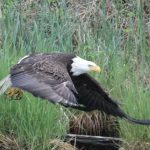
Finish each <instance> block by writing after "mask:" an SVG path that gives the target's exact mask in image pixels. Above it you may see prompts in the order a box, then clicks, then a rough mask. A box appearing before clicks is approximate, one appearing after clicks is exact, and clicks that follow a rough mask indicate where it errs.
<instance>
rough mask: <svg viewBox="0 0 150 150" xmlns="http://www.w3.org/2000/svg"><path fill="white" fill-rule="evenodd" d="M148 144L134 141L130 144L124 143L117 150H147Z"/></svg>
mask: <svg viewBox="0 0 150 150" xmlns="http://www.w3.org/2000/svg"><path fill="white" fill-rule="evenodd" d="M149 149H150V143H149V142H144V141H140V140H139V141H134V142H131V143H127V142H124V143H123V145H122V147H120V149H119V150H149Z"/></svg>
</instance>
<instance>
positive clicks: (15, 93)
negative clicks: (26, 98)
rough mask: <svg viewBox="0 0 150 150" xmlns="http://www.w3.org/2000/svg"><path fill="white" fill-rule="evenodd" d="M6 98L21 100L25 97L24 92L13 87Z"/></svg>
mask: <svg viewBox="0 0 150 150" xmlns="http://www.w3.org/2000/svg"><path fill="white" fill-rule="evenodd" d="M6 96H7V98H9V99H15V100H20V99H21V98H22V97H23V91H22V90H21V89H19V88H13V87H12V88H10V89H9V90H8V91H7V92H6Z"/></svg>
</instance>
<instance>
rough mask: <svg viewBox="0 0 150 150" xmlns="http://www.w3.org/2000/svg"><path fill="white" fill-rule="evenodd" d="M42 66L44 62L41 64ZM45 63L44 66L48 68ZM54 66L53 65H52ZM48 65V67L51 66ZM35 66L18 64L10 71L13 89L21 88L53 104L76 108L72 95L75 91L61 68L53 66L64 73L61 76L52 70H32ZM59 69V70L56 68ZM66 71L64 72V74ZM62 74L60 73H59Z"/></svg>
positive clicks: (75, 100)
mask: <svg viewBox="0 0 150 150" xmlns="http://www.w3.org/2000/svg"><path fill="white" fill-rule="evenodd" d="M41 63H42V65H41V66H44V61H42V62H41ZM48 63H50V62H46V66H48ZM52 64H54V63H52ZM52 64H51V63H50V65H49V66H51V65H52ZM34 66H35V64H32V65H31V64H28V63H25V64H24V63H20V64H17V65H16V66H15V67H14V68H13V69H12V71H11V81H12V86H13V87H18V88H21V89H23V90H25V91H28V92H30V93H32V94H33V95H34V96H37V97H41V98H44V99H48V100H49V101H51V102H54V103H61V104H63V105H65V106H77V105H78V103H77V99H76V97H75V95H74V93H76V92H77V91H76V89H75V87H74V85H73V83H72V81H71V78H70V76H69V74H68V73H67V71H66V70H65V69H62V66H59V64H55V67H54V68H55V69H57V70H59V69H60V68H61V70H62V71H63V72H64V73H63V76H61V75H60V74H59V72H52V68H50V69H49V68H48V67H47V69H46V72H44V69H43V68H40V64H39V62H38V69H37V68H34ZM56 66H57V67H59V68H56ZM65 71H66V72H65ZM61 73H62V72H61Z"/></svg>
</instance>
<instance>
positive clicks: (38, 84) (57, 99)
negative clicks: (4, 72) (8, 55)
mask: <svg viewBox="0 0 150 150" xmlns="http://www.w3.org/2000/svg"><path fill="white" fill-rule="evenodd" d="M90 71H96V72H100V71H101V69H100V67H99V66H97V65H96V64H95V63H94V62H91V61H87V60H84V59H82V58H80V57H78V56H76V55H74V54H62V53H53V54H47V53H40V54H31V55H28V56H25V57H23V58H22V59H21V60H20V61H19V62H18V63H17V64H16V65H15V66H14V67H13V68H12V69H11V71H10V74H9V75H8V76H7V77H5V78H4V79H3V80H2V81H1V82H0V94H2V93H4V92H5V91H6V89H7V88H8V87H17V88H20V89H22V90H25V91H28V92H30V93H32V94H33V95H34V96H37V97H40V98H42V99H47V100H49V101H50V102H53V103H59V104H62V105H64V106H65V107H72V108H75V109H78V110H82V111H92V110H101V111H103V112H105V113H106V114H108V115H113V116H116V117H120V118H124V119H126V120H128V121H129V122H131V123H137V124H141V125H150V120H137V119H134V118H132V117H130V116H128V115H127V114H126V113H125V112H124V111H123V110H122V109H121V108H120V106H119V104H118V103H117V102H116V101H114V100H113V99H112V98H111V97H110V96H109V95H108V94H107V93H106V92H105V91H104V89H103V88H102V87H101V86H100V84H99V83H98V82H97V81H96V80H95V79H94V78H92V77H91V76H90V75H89V74H87V73H88V72H90Z"/></svg>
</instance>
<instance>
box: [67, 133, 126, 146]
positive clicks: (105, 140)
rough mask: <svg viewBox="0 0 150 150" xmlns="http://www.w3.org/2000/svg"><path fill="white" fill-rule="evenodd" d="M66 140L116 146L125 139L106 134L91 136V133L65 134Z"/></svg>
mask: <svg viewBox="0 0 150 150" xmlns="http://www.w3.org/2000/svg"><path fill="white" fill-rule="evenodd" d="M65 141H70V142H74V143H76V142H80V143H84V144H92V145H109V146H111V145H112V146H114V145H116V146H117V145H118V144H119V143H122V142H123V140H122V139H121V138H115V137H104V136H90V135H78V134H67V135H66V136H65Z"/></svg>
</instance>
